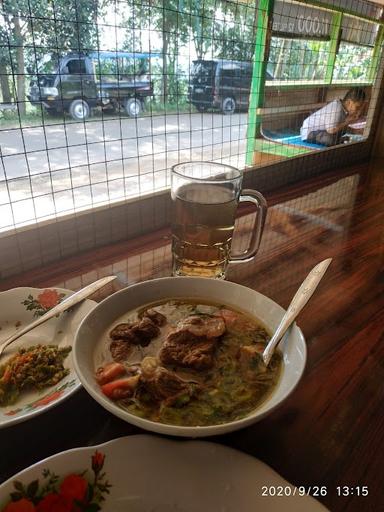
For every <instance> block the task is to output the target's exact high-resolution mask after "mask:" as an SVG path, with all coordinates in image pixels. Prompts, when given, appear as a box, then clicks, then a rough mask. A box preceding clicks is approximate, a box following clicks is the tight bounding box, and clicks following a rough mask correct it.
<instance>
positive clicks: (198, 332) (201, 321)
mask: <svg viewBox="0 0 384 512" xmlns="http://www.w3.org/2000/svg"><path fill="white" fill-rule="evenodd" d="M177 330H178V331H188V332H190V333H191V334H194V335H195V336H205V337H206V338H218V337H219V336H221V335H223V334H224V333H225V322H224V320H223V318H222V317H220V316H200V315H192V316H189V317H187V318H185V319H184V320H182V321H181V322H179V323H178V324H177Z"/></svg>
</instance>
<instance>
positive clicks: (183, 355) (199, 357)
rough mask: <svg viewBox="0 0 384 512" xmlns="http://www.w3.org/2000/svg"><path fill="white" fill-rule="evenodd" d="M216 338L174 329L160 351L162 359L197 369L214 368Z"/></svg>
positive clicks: (167, 362) (162, 360) (164, 362)
mask: <svg viewBox="0 0 384 512" xmlns="http://www.w3.org/2000/svg"><path fill="white" fill-rule="evenodd" d="M216 339H217V338H206V337H204V336H195V335H193V334H191V333H190V332H189V331H174V332H172V333H170V334H169V335H168V337H167V339H166V341H165V343H164V345H163V347H162V349H161V351H160V355H159V357H160V361H161V362H162V363H163V364H169V365H176V366H183V367H187V368H193V369H195V370H206V369H208V368H212V366H213V355H214V350H215V344H216Z"/></svg>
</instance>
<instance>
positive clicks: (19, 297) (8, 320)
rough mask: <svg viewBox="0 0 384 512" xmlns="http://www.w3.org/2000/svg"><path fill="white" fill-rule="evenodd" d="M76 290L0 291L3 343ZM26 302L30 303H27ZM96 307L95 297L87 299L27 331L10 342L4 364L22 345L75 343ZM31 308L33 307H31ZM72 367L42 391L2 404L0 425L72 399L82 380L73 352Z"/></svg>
mask: <svg viewBox="0 0 384 512" xmlns="http://www.w3.org/2000/svg"><path fill="white" fill-rule="evenodd" d="M72 293H73V292H72V291H70V290H65V289H63V288H49V289H46V290H42V289H39V288H13V289H11V290H7V291H5V292H1V293H0V343H1V341H2V340H4V339H5V338H7V337H8V336H10V335H11V334H13V333H14V332H15V331H16V329H17V328H22V327H24V326H25V325H27V324H29V323H31V322H32V321H33V320H35V319H36V317H37V316H40V315H41V314H43V313H44V312H45V311H47V310H48V309H50V308H51V307H53V306H55V305H56V304H57V303H58V302H59V301H61V300H62V299H63V298H64V297H66V296H68V295H71V294H72ZM25 301H26V304H23V302H25ZM95 306H96V302H94V301H93V300H85V301H83V302H82V303H81V304H79V305H78V306H75V308H74V309H73V311H67V312H65V313H62V314H61V315H60V316H58V317H55V318H52V319H51V320H48V321H47V322H45V323H44V324H42V325H40V326H39V327H36V329H33V330H32V331H31V332H29V333H27V334H25V335H24V336H22V337H21V338H20V339H18V340H17V341H15V342H14V343H13V344H12V345H10V346H9V347H8V348H7V349H6V350H5V352H4V354H3V355H2V357H1V359H0V365H3V364H4V363H5V362H6V361H7V359H8V357H9V356H10V355H13V354H14V353H16V352H17V350H18V349H19V348H21V347H30V346H31V345H37V344H38V343H42V344H54V345H58V346H60V347H65V346H68V345H71V346H72V344H73V340H74V337H75V332H76V329H77V327H78V326H79V324H80V322H81V320H82V319H83V318H84V317H85V315H86V314H87V313H88V312H89V311H91V309H93V308H94V307H95ZM28 307H29V308H30V309H28ZM64 366H65V367H66V368H69V370H70V372H69V374H68V375H67V376H66V377H65V378H64V379H62V380H61V381H60V382H59V383H58V384H56V385H55V386H51V387H49V388H45V389H43V390H41V391H28V392H24V393H23V394H22V395H21V396H20V398H19V399H18V400H17V401H16V403H15V404H13V405H9V406H6V407H2V406H0V428H2V427H7V426H9V425H12V424H14V423H19V422H21V421H25V420H26V419H29V418H31V417H33V416H36V415H37V414H40V413H42V412H44V411H46V410H47V409H50V408H51V407H53V406H55V405H57V404H58V403H60V402H61V401H62V400H65V399H66V398H68V397H69V396H70V395H71V394H72V393H74V392H75V391H76V390H77V389H78V388H79V387H80V386H81V384H80V381H79V379H78V377H77V375H76V373H75V369H74V366H73V359H72V352H70V353H69V355H68V357H67V358H66V359H65V361H64Z"/></svg>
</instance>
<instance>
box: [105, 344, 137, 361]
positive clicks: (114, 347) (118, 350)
mask: <svg viewBox="0 0 384 512" xmlns="http://www.w3.org/2000/svg"><path fill="white" fill-rule="evenodd" d="M109 350H110V352H111V355H112V359H113V360H114V361H118V362H121V361H125V360H126V359H128V356H129V354H130V353H131V351H132V345H131V343H129V342H128V341H125V340H112V342H111V344H110V345H109Z"/></svg>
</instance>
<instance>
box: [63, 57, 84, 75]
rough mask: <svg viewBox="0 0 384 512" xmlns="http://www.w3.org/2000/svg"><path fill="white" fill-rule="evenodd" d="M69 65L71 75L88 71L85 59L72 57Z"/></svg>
mask: <svg viewBox="0 0 384 512" xmlns="http://www.w3.org/2000/svg"><path fill="white" fill-rule="evenodd" d="M67 67H68V73H69V74H70V75H79V74H85V73H86V72H87V70H86V68H85V61H84V60H83V59H71V60H69V61H68V63H67Z"/></svg>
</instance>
